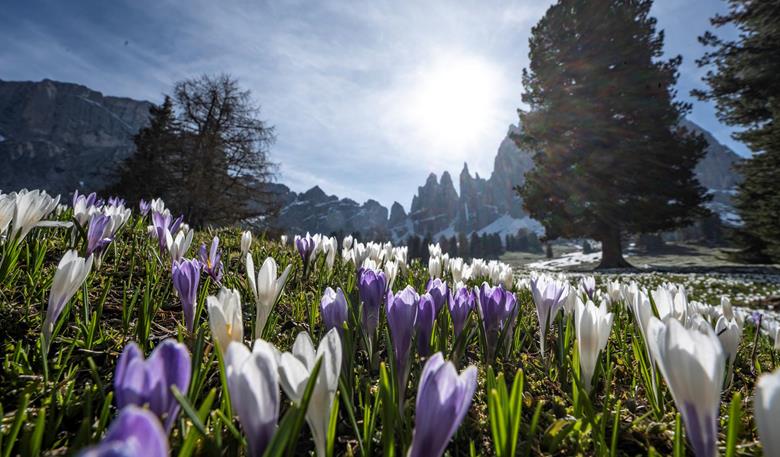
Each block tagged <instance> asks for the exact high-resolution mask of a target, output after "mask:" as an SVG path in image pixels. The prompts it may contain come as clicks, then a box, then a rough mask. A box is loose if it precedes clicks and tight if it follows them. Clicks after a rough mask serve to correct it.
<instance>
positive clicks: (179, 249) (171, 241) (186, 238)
mask: <svg viewBox="0 0 780 457" xmlns="http://www.w3.org/2000/svg"><path fill="white" fill-rule="evenodd" d="M194 234H195V231H194V230H184V229H182V230H179V233H177V234H176V237H175V238H174V237H172V236H171V232H169V231H166V232H165V246H166V248H167V249H168V252H170V254H171V261H172V262H178V261H180V260H182V259H183V258H184V256H185V255H187V251H188V250H189V249H190V245H191V244H192V237H193V235H194Z"/></svg>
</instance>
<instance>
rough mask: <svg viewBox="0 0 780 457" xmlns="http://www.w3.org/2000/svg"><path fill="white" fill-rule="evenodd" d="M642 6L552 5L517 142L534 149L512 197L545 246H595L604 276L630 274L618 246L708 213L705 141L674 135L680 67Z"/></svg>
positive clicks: (566, 1) (592, 1)
mask: <svg viewBox="0 0 780 457" xmlns="http://www.w3.org/2000/svg"><path fill="white" fill-rule="evenodd" d="M651 6H652V1H650V0H559V1H558V2H557V3H556V4H555V5H553V6H551V7H550V8H549V9H548V10H547V12H546V14H545V16H544V17H543V18H542V19H541V21H539V23H538V24H537V25H536V26H535V27H534V28H533V30H532V35H531V38H530V40H529V44H530V68H529V69H526V70H524V71H523V84H524V86H525V90H526V92H525V93H524V94H523V101H524V102H525V103H527V104H528V106H529V110H528V111H527V112H523V111H519V114H520V125H521V129H522V134H521V135H520V136H519V137H518V138H517V141H518V142H519V143H521V144H522V145H523V146H526V147H530V148H531V149H532V150H534V151H535V154H534V163H535V168H534V169H533V171H531V172H529V173H528V174H526V182H525V185H524V186H523V187H522V188H521V189H518V190H519V191H520V192H521V194H522V196H523V198H524V205H525V208H526V210H527V211H528V212H529V213H530V215H531V216H532V217H534V218H536V219H537V220H539V221H540V222H541V223H542V224H543V225H544V227H545V230H546V238H547V239H555V238H559V237H565V238H580V237H590V238H593V239H596V240H598V241H600V242H601V243H602V261H601V265H600V267H601V268H613V267H623V266H628V263H627V262H626V261H625V260H624V259H623V255H622V248H621V237H622V235H624V234H626V233H640V232H654V231H660V230H667V229H671V228H674V227H678V226H681V225H685V224H688V223H690V222H691V221H693V220H695V219H697V218H699V217H701V216H702V215H705V214H707V210H706V209H705V208H703V206H702V203H704V202H705V201H706V192H705V189H704V188H703V187H702V186H701V185H700V184H699V182H698V181H697V179H696V177H695V175H694V171H693V169H694V167H695V166H696V163H697V162H698V161H699V159H700V158H701V157H702V156H703V155H704V149H705V141H704V139H703V138H702V137H700V136H697V135H695V134H693V133H692V132H689V131H687V130H686V129H684V128H680V127H678V125H679V122H680V120H681V119H682V116H683V115H684V114H685V113H686V112H687V111H688V110H689V109H690V106H688V105H686V104H684V103H680V102H677V101H675V95H676V92H675V89H674V85H675V82H676V80H677V76H678V75H677V67H678V66H679V64H680V62H681V58H680V57H679V56H678V57H675V58H672V59H669V60H662V59H661V57H662V52H663V51H662V48H663V38H664V36H663V32H657V31H656V28H655V26H656V21H655V19H654V18H652V17H650V15H649V12H650V7H651Z"/></svg>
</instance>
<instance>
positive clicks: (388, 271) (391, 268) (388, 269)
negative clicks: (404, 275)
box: [382, 260, 398, 290]
mask: <svg viewBox="0 0 780 457" xmlns="http://www.w3.org/2000/svg"><path fill="white" fill-rule="evenodd" d="M382 270H384V272H385V277H386V278H387V290H393V283H395V277H396V276H398V261H397V260H391V261H389V262H385V264H384V266H383V267H382Z"/></svg>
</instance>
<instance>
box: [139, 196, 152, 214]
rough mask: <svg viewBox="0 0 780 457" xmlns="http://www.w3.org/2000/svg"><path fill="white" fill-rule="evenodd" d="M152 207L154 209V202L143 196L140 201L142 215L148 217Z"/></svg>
mask: <svg viewBox="0 0 780 457" xmlns="http://www.w3.org/2000/svg"><path fill="white" fill-rule="evenodd" d="M150 209H152V204H151V203H149V202H148V201H146V200H144V199H143V198H142V199H141V201H139V202H138V211H139V212H140V213H141V216H144V217H146V215H147V214H149V210H150Z"/></svg>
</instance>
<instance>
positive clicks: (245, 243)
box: [241, 230, 252, 257]
mask: <svg viewBox="0 0 780 457" xmlns="http://www.w3.org/2000/svg"><path fill="white" fill-rule="evenodd" d="M250 247H252V232H250V231H249V230H247V231H245V232H244V233H242V234H241V257H244V256H245V255H247V253H248V252H249V248H250Z"/></svg>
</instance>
